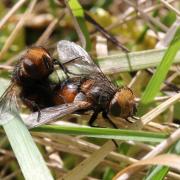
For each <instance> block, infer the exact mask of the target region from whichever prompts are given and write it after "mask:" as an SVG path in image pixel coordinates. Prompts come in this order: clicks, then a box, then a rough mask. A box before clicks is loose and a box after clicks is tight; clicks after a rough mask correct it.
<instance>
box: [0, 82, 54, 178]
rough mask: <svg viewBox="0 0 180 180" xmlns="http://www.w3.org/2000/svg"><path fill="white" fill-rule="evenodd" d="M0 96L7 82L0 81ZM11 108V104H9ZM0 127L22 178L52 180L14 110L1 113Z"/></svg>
mask: <svg viewBox="0 0 180 180" xmlns="http://www.w3.org/2000/svg"><path fill="white" fill-rule="evenodd" d="M0 83H1V87H0V94H2V93H3V91H4V90H5V89H6V87H7V85H8V82H7V81H5V80H2V79H0ZM11 106H12V103H11ZM0 125H2V127H3V128H4V130H5V133H6V135H7V137H8V139H9V142H10V144H11V147H12V149H13V151H14V154H15V156H16V158H17V161H18V163H19V165H20V168H21V170H22V173H23V175H24V178H25V179H27V180H31V179H34V180H35V179H38V180H44V179H47V180H52V179H53V177H52V176H51V174H50V171H49V169H48V168H47V166H46V163H45V161H44V159H43V157H42V155H41V154H40V152H39V150H38V148H37V146H36V144H35V143H34V141H33V139H32V137H31V135H30V133H29V131H28V129H27V127H26V126H25V125H24V123H23V122H22V120H21V117H20V116H19V114H18V112H17V111H16V108H15V109H14V111H13V112H12V111H11V112H10V111H9V110H8V109H6V112H4V111H1V114H0Z"/></svg>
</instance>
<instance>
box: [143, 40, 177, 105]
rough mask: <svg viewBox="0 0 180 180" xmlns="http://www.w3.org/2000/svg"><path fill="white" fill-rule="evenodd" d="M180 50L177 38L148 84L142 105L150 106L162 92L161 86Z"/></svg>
mask: <svg viewBox="0 0 180 180" xmlns="http://www.w3.org/2000/svg"><path fill="white" fill-rule="evenodd" d="M179 49H180V37H177V39H176V37H175V40H173V42H172V43H171V44H170V46H169V47H168V49H167V51H166V53H165V55H164V57H163V59H162V61H161V63H160V65H159V66H158V67H157V70H156V72H155V74H154V75H153V77H152V78H151V80H150V82H149V83H148V85H147V87H146V89H145V91H144V94H143V96H142V98H141V104H148V103H150V102H151V101H152V100H153V99H154V97H155V96H156V94H157V93H158V92H159V90H160V86H161V84H162V82H163V81H164V80H165V78H166V75H167V73H168V70H169V68H170V66H171V64H172V62H173V60H174V58H175V56H176V54H177V52H178V50H179Z"/></svg>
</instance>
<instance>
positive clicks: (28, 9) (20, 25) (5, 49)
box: [0, 0, 37, 60]
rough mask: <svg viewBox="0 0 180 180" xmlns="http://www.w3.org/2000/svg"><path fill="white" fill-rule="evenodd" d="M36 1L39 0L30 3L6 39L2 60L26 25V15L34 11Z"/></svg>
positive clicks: (0, 57) (0, 53) (1, 54)
mask: <svg viewBox="0 0 180 180" xmlns="http://www.w3.org/2000/svg"><path fill="white" fill-rule="evenodd" d="M36 1H37V0H33V1H32V2H31V3H30V5H29V7H28V8H27V10H26V12H25V13H24V15H23V16H22V18H21V20H20V21H19V22H18V23H17V25H16V27H15V29H14V30H13V31H12V33H11V35H10V36H9V37H8V39H7V40H6V43H5V44H4V46H3V48H2V50H1V52H0V60H2V59H3V56H4V54H5V53H6V52H7V51H8V49H9V47H10V46H11V45H12V44H13V41H14V40H15V38H16V35H17V34H18V33H19V31H20V30H21V28H22V27H23V25H24V22H25V20H26V17H27V16H28V15H29V14H30V13H31V12H32V10H33V8H34V7H35V5H36Z"/></svg>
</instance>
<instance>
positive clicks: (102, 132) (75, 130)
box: [32, 125, 168, 142]
mask: <svg viewBox="0 0 180 180" xmlns="http://www.w3.org/2000/svg"><path fill="white" fill-rule="evenodd" d="M32 131H36V132H48V133H61V134H70V135H83V136H86V137H96V138H105V139H119V140H133V141H143V142H145V141H147V142H161V141H162V140H164V139H165V138H167V137H168V135H167V134H165V133H154V132H145V131H135V130H125V129H110V128H93V127H91V128H90V127H82V126H64V125H45V126H41V127H36V128H33V129H32Z"/></svg>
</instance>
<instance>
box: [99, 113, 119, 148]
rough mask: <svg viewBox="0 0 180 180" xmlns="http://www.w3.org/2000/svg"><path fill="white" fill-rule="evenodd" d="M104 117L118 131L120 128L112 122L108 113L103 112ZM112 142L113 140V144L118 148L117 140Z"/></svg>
mask: <svg viewBox="0 0 180 180" xmlns="http://www.w3.org/2000/svg"><path fill="white" fill-rule="evenodd" d="M102 116H103V118H104V119H106V120H107V121H108V122H109V123H110V124H111V125H112V126H113V127H114V128H115V129H118V127H117V126H116V124H114V123H113V122H112V120H111V119H110V117H109V116H108V115H107V112H105V111H103V112H102ZM111 140H112V142H113V143H114V145H115V146H116V147H117V148H118V143H117V142H116V140H114V139H111Z"/></svg>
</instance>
